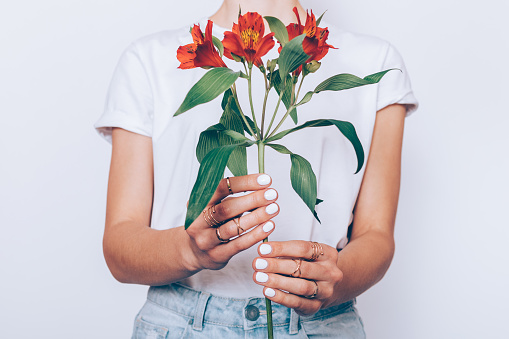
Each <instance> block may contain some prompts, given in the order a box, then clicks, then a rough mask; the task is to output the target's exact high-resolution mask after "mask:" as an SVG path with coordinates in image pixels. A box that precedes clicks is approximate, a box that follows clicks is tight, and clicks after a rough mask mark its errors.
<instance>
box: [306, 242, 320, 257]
mask: <svg viewBox="0 0 509 339" xmlns="http://www.w3.org/2000/svg"><path fill="white" fill-rule="evenodd" d="M311 248H312V249H313V254H312V255H311V258H309V259H308V260H309V261H315V260H316V259H318V257H319V256H321V255H323V254H324V253H323V247H322V245H321V244H319V243H317V242H315V241H311Z"/></svg>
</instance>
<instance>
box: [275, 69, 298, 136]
mask: <svg viewBox="0 0 509 339" xmlns="http://www.w3.org/2000/svg"><path fill="white" fill-rule="evenodd" d="M304 78H305V76H302V79H300V84H299V89H298V90H297V95H296V96H295V98H294V99H295V100H292V101H293V102H292V105H291V106H290V107H288V111H286V114H285V116H284V117H283V119H281V121H280V122H279V124H278V125H277V126H276V128H274V130H273V131H272V133H270V134H269V136H268V137H267V138H266V139H268V138H270V137H271V136H273V135H274V133H276V132H277V130H278V129H279V127H281V125H282V124H283V122H284V121H285V120H286V118H287V117H288V115H289V114H290V112H291V111H292V110H293V109H294V108H295V104H296V103H297V101H298V99H299V94H300V89H301V87H302V83H303V82H304Z"/></svg>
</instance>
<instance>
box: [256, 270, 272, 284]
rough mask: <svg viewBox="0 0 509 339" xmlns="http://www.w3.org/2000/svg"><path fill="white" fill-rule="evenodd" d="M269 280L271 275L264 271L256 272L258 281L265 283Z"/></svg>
mask: <svg viewBox="0 0 509 339" xmlns="http://www.w3.org/2000/svg"><path fill="white" fill-rule="evenodd" d="M268 280H269V276H268V275H267V274H266V273H263V272H256V281H258V282H261V283H264V282H267V281H268Z"/></svg>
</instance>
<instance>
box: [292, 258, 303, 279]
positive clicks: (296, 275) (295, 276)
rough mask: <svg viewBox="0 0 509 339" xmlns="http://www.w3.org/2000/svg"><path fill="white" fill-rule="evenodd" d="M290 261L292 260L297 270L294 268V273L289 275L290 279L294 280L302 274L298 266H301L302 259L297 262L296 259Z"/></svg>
mask: <svg viewBox="0 0 509 339" xmlns="http://www.w3.org/2000/svg"><path fill="white" fill-rule="evenodd" d="M292 260H293V261H295V263H296V264H297V268H296V269H295V271H293V273H292V274H290V275H291V276H292V277H294V278H298V277H300V275H301V274H302V271H301V270H300V265H302V259H299V260H297V259H292ZM297 272H299V274H295V273H297Z"/></svg>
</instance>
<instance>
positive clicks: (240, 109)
mask: <svg viewBox="0 0 509 339" xmlns="http://www.w3.org/2000/svg"><path fill="white" fill-rule="evenodd" d="M232 92H233V97H234V98H235V103H236V104H237V107H238V108H239V112H240V117H241V118H242V120H244V124H246V126H247V129H248V130H249V132H250V133H251V135H252V136H253V137H254V138H255V140H256V139H258V138H257V136H256V133H255V132H254V131H253V129H252V128H251V126H250V125H249V123H248V122H247V119H246V116H245V115H244V112H242V108H241V107H240V103H239V98H238V97H237V87H236V86H235V84H233V86H232Z"/></svg>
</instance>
